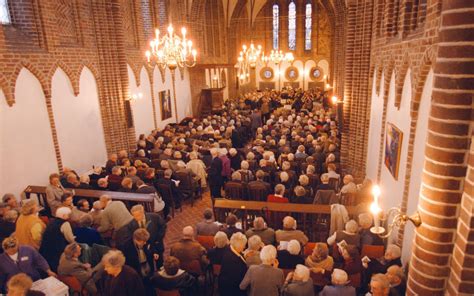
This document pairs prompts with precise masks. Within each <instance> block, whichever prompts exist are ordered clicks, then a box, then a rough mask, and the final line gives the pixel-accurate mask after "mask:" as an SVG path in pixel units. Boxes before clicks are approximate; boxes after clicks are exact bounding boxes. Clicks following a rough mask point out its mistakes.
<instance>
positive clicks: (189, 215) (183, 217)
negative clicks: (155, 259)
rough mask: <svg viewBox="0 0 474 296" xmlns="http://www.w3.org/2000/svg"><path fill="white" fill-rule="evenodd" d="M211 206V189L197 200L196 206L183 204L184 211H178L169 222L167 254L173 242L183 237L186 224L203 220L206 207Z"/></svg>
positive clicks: (166, 239)
mask: <svg viewBox="0 0 474 296" xmlns="http://www.w3.org/2000/svg"><path fill="white" fill-rule="evenodd" d="M208 207H209V208H210V207H211V197H210V194H209V191H206V192H205V193H204V194H203V198H202V200H201V199H198V200H196V202H195V203H194V206H193V207H191V205H190V204H188V203H185V204H184V205H183V212H182V213H181V212H180V211H176V213H175V216H174V218H173V219H171V220H170V221H169V222H168V228H167V231H166V236H165V241H164V243H165V256H167V255H168V254H169V250H170V248H171V246H172V245H173V243H175V242H176V241H178V240H179V239H180V238H181V233H182V231H183V228H184V227H185V226H188V225H190V226H193V227H194V225H196V223H197V222H199V221H201V220H202V219H203V218H202V213H203V211H204V209H205V208H208Z"/></svg>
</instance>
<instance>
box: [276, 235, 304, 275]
mask: <svg viewBox="0 0 474 296" xmlns="http://www.w3.org/2000/svg"><path fill="white" fill-rule="evenodd" d="M300 252H301V245H300V243H299V241H297V240H295V239H292V240H290V241H289V242H288V244H287V246H286V248H282V249H280V250H278V252H277V259H278V262H279V263H280V264H279V267H280V268H282V269H294V268H295V267H296V265H298V264H304V259H303V257H302V256H301V255H300Z"/></svg>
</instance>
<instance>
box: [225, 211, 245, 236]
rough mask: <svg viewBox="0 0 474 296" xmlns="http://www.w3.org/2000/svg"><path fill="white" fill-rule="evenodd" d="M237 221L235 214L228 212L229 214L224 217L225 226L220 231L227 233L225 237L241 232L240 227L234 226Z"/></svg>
mask: <svg viewBox="0 0 474 296" xmlns="http://www.w3.org/2000/svg"><path fill="white" fill-rule="evenodd" d="M237 221H238V220H237V216H236V215H234V214H229V216H227V218H226V219H225V223H226V226H225V228H224V229H223V230H222V231H223V232H224V233H225V234H227V237H232V235H233V234H234V233H236V232H240V233H243V231H242V229H239V228H237V227H236V226H235V224H237Z"/></svg>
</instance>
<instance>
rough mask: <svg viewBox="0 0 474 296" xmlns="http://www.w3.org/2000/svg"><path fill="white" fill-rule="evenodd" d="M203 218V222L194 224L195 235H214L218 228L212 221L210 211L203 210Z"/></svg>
mask: <svg viewBox="0 0 474 296" xmlns="http://www.w3.org/2000/svg"><path fill="white" fill-rule="evenodd" d="M203 216H204V220H203V221H201V222H198V223H197V224H196V235H212V236H213V235H215V234H216V233H217V232H218V231H219V228H220V227H219V225H218V224H217V223H216V222H215V221H214V219H213V216H214V215H213V213H212V210H211V209H209V208H207V209H205V210H204V213H203Z"/></svg>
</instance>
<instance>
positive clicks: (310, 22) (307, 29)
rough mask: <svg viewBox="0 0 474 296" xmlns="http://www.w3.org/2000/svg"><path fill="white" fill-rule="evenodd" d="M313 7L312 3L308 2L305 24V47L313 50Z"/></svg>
mask: <svg viewBox="0 0 474 296" xmlns="http://www.w3.org/2000/svg"><path fill="white" fill-rule="evenodd" d="M312 12H313V8H312V6H311V3H308V4H306V10H305V24H304V28H305V31H304V49H305V50H311V27H312V25H313V19H312Z"/></svg>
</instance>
